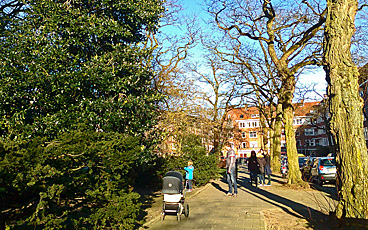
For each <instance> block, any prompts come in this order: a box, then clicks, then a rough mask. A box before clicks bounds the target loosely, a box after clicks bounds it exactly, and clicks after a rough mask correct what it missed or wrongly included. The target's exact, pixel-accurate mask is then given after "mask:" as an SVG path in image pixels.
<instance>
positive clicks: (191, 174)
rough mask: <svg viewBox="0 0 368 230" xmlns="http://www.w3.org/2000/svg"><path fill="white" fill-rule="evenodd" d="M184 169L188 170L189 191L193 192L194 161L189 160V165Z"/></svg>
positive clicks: (186, 176) (186, 175)
mask: <svg viewBox="0 0 368 230" xmlns="http://www.w3.org/2000/svg"><path fill="white" fill-rule="evenodd" d="M184 170H185V172H186V174H185V179H187V180H188V191H187V192H191V191H192V180H193V171H194V166H193V162H192V161H191V160H189V161H188V167H185V168H184Z"/></svg>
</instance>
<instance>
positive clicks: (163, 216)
mask: <svg viewBox="0 0 368 230" xmlns="http://www.w3.org/2000/svg"><path fill="white" fill-rule="evenodd" d="M164 220H165V212H161V221H164Z"/></svg>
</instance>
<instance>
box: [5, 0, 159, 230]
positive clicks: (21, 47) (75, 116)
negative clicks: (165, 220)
mask: <svg viewBox="0 0 368 230" xmlns="http://www.w3.org/2000/svg"><path fill="white" fill-rule="evenodd" d="M24 4H25V5H24V7H23V8H22V13H21V14H19V15H18V17H15V15H12V17H10V16H9V15H4V14H0V19H1V20H2V21H4V22H5V21H6V25H4V24H2V25H1V30H0V33H1V34H0V43H1V45H0V60H1V65H0V76H1V77H0V100H1V103H0V138H1V142H0V185H1V186H0V199H1V202H0V203H1V212H2V215H1V217H0V218H2V219H1V222H2V223H4V222H6V224H7V225H8V226H14V227H15V228H18V227H19V228H20V227H25V228H27V227H29V228H32V229H44V228H46V229H72V228H78V229H91V228H96V229H106V228H115V229H116V228H120V229H132V228H134V226H136V224H137V222H136V217H137V214H138V211H139V207H140V204H139V203H138V198H139V196H138V194H136V193H134V192H132V189H133V186H134V184H135V180H136V178H137V177H139V176H140V175H142V172H141V171H140V168H141V166H144V167H143V168H146V170H145V173H147V172H149V171H150V170H152V168H151V167H149V164H150V163H151V162H152V161H153V160H152V159H151V158H152V155H151V154H150V152H149V147H150V146H151V145H152V144H153V143H154V141H155V135H154V134H152V133H150V131H151V130H152V127H154V125H155V124H156V117H157V113H158V109H157V104H158V102H159V100H160V99H161V96H160V95H159V94H158V93H157V92H156V91H155V90H153V88H152V78H153V70H152V67H151V58H152V57H151V53H152V50H149V49H146V47H145V42H146V41H147V38H146V36H145V33H146V31H151V32H152V31H155V29H156V27H157V24H158V20H159V19H160V17H161V13H162V12H163V10H164V9H163V7H162V1H161V0H149V1H147V0H109V1H106V0H96V1H80V0H76V1H66V0H61V1H54V0H27V1H24ZM2 223H0V228H2V227H5V225H4V224H2Z"/></svg>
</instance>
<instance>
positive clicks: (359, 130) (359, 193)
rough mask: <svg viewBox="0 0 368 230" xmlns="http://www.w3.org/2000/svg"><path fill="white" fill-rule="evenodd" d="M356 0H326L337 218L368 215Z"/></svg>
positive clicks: (367, 162) (367, 156)
mask: <svg viewBox="0 0 368 230" xmlns="http://www.w3.org/2000/svg"><path fill="white" fill-rule="evenodd" d="M357 5H358V2H357V1H356V0H354V1H353V0H334V1H332V0H327V7H328V15H327V19H326V27H325V42H324V63H325V66H324V68H325V71H326V79H327V82H328V88H327V93H328V96H329V101H330V114H331V121H330V127H331V132H332V134H333V137H334V139H335V143H336V145H337V151H336V153H337V155H336V162H337V189H338V195H339V203H338V206H337V210H336V216H337V217H338V218H363V219H367V218H368V195H367V191H368V179H367V175H368V169H367V167H368V154H367V147H366V144H365V140H364V134H363V113H362V106H363V104H362V99H361V98H360V97H359V94H358V88H359V85H358V77H359V72H358V69H357V67H356V66H355V64H354V63H353V61H352V59H351V54H350V46H351V38H352V36H353V34H354V32H355V26H354V20H355V14H356V11H357Z"/></svg>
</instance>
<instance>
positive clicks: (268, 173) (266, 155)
mask: <svg viewBox="0 0 368 230" xmlns="http://www.w3.org/2000/svg"><path fill="white" fill-rule="evenodd" d="M263 155H264V159H265V162H266V164H265V166H264V174H265V177H266V176H267V180H268V183H267V184H266V186H271V174H272V171H271V157H270V154H269V152H268V151H265V152H263Z"/></svg>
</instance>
